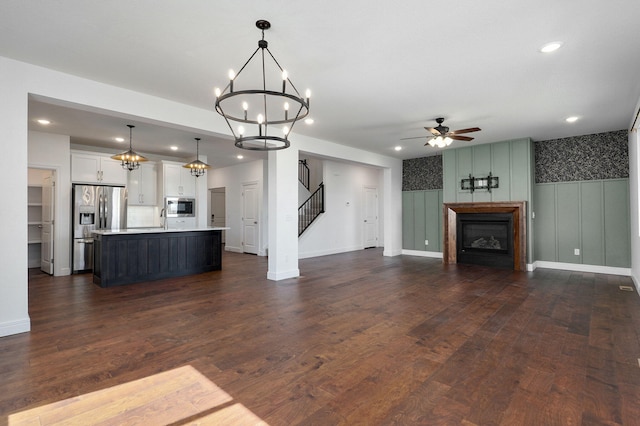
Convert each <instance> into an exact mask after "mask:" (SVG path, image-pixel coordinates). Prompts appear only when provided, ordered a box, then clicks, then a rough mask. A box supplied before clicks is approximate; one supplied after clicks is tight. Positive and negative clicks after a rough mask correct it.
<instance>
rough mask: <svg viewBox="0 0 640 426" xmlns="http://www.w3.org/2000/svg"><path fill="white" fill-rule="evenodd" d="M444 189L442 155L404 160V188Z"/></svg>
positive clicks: (407, 189) (408, 189)
mask: <svg viewBox="0 0 640 426" xmlns="http://www.w3.org/2000/svg"><path fill="white" fill-rule="evenodd" d="M428 189H442V155H441V154H439V155H432V156H429V157H421V158H413V159H411V160H404V161H403V162H402V190H403V191H423V190H428Z"/></svg>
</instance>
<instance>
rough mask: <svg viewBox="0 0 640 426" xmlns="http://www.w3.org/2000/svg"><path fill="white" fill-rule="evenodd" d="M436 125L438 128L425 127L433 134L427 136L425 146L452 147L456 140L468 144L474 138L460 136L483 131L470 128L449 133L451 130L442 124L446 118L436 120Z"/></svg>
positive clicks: (477, 128)
mask: <svg viewBox="0 0 640 426" xmlns="http://www.w3.org/2000/svg"><path fill="white" fill-rule="evenodd" d="M436 123H438V125H437V126H436V127H425V129H426V130H428V131H429V132H431V134H430V135H428V136H427V143H425V146H426V145H431V146H437V147H438V148H444V147H445V146H449V145H451V142H453V141H454V140H458V141H467V142H468V141H472V140H473V138H472V137H470V136H460V135H461V134H463V133H471V132H478V131H480V130H481V129H480V128H479V127H469V128H468V129H460V130H452V131H449V128H448V127H447V126H443V125H442V123H444V118H442V117H439V118H436ZM423 137H424V136H420V137H416V138H404V139H402V140H406V139H420V138H423Z"/></svg>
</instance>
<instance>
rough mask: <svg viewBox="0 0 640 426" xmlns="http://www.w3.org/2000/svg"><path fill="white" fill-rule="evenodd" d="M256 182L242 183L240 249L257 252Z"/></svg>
mask: <svg viewBox="0 0 640 426" xmlns="http://www.w3.org/2000/svg"><path fill="white" fill-rule="evenodd" d="M258 200H259V197H258V183H257V182H247V183H243V184H242V251H243V252H244V253H250V254H258V236H259V235H260V234H259V230H260V222H259V220H258V217H259V212H260V208H259V203H258Z"/></svg>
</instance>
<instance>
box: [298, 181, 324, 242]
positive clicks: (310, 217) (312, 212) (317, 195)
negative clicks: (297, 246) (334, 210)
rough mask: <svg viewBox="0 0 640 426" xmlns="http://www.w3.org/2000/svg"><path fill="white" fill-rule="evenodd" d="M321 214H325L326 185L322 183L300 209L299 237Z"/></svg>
mask: <svg viewBox="0 0 640 426" xmlns="http://www.w3.org/2000/svg"><path fill="white" fill-rule="evenodd" d="M321 213H324V183H321V184H320V186H319V187H318V189H316V190H315V192H314V193H313V194H311V196H310V197H309V198H307V201H305V202H304V203H303V204H302V205H301V206H300V207H298V237H299V236H300V235H302V233H303V232H304V231H305V230H306V229H307V228H308V227H309V225H311V224H312V223H313V221H314V220H316V218H317V217H318V216H320V214H321Z"/></svg>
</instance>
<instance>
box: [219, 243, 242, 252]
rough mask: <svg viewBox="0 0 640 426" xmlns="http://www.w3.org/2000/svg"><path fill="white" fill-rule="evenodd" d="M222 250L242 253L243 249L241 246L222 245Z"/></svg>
mask: <svg viewBox="0 0 640 426" xmlns="http://www.w3.org/2000/svg"><path fill="white" fill-rule="evenodd" d="M224 251H231V252H233V253H244V250H242V247H233V246H228V245H226V244H225V245H224Z"/></svg>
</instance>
